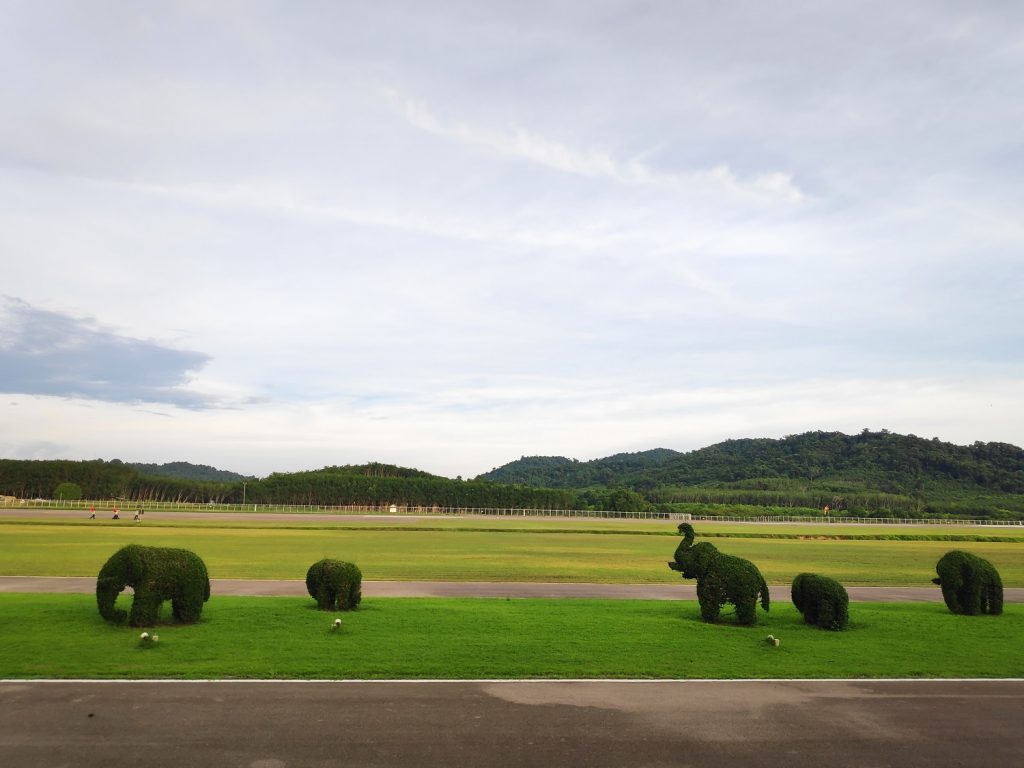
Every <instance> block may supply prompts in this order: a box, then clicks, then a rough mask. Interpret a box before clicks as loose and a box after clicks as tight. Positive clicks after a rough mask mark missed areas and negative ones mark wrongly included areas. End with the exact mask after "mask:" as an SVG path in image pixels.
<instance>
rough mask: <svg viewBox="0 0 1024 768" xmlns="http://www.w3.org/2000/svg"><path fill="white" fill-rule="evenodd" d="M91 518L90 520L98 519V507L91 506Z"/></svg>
mask: <svg viewBox="0 0 1024 768" xmlns="http://www.w3.org/2000/svg"><path fill="white" fill-rule="evenodd" d="M89 519H90V520H95V519H96V507H93V506H90V507H89Z"/></svg>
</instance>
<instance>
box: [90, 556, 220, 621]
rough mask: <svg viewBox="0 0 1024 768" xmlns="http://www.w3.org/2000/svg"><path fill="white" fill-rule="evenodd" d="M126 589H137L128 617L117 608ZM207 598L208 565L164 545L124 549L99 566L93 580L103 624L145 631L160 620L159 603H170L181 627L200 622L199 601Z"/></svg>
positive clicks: (200, 604) (208, 596)
mask: <svg viewBox="0 0 1024 768" xmlns="http://www.w3.org/2000/svg"><path fill="white" fill-rule="evenodd" d="M125 587H131V588H132V589H133V590H134V591H135V597H134V599H133V600H132V609H131V613H127V612H126V611H123V610H121V609H119V608H116V607H115V605H114V604H115V603H116V601H117V596H118V595H119V594H120V593H121V591H122V590H123V589H124V588H125ZM209 599H210V578H209V576H208V575H207V573H206V564H205V563H204V562H203V561H202V560H201V559H200V557H199V555H197V554H196V553H195V552H190V551H189V550H187V549H171V548H168V547H144V546H141V545H139V544H129V545H128V546H127V547H122V548H121V549H119V550H118V551H117V552H115V553H114V554H113V555H111V557H110V559H109V560H107V562H106V563H105V564H104V565H103V567H102V568H101V569H100V573H99V576H98V577H97V579H96V603H97V605H98V606H99V609H100V615H101V616H102V617H103V618H104V619H106V620H107V621H110V622H113V623H115V624H121V623H123V622H124V621H125V619H127V620H128V623H129V624H130V625H131V626H133V627H149V626H152V625H154V624H156V621H157V618H158V617H159V616H160V605H161V604H162V603H163V602H164V600H170V601H171V608H172V612H173V615H174V620H175V621H176V622H178V623H179V624H192V623H194V622H197V621H199V616H200V614H201V613H202V612H203V603H205V602H206V601H207V600H209Z"/></svg>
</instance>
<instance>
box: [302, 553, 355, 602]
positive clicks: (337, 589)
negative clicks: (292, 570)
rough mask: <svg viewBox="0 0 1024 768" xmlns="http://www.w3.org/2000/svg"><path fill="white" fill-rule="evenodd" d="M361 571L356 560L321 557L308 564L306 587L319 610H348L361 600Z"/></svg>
mask: <svg viewBox="0 0 1024 768" xmlns="http://www.w3.org/2000/svg"><path fill="white" fill-rule="evenodd" d="M362 585H363V573H362V571H360V570H359V567H358V566H357V565H355V563H346V562H344V561H342V560H331V559H330V558H324V559H323V560H318V561H317V562H315V563H313V564H312V565H311V566H309V570H308V571H307V572H306V589H307V590H308V591H309V594H310V597H312V598H313V599H314V600H316V605H317V607H318V608H319V609H320V610H321V611H349V610H352V609H354V608H356V607H357V606H358V605H359V602H360V601H361V600H362V599H363V591H362Z"/></svg>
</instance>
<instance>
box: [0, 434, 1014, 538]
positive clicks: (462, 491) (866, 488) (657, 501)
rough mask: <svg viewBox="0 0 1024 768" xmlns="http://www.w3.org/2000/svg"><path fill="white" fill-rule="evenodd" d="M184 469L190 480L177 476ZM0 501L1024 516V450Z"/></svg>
mask: <svg viewBox="0 0 1024 768" xmlns="http://www.w3.org/2000/svg"><path fill="white" fill-rule="evenodd" d="M168 467H170V468H171V469H170V470H167V469H166V468H168ZM158 469H163V470H164V471H163V472H162V473H161V474H157V470H158ZM175 471H177V472H178V473H179V475H182V476H177V477H174V476H170V475H171V474H172V473H173V472H175ZM225 475H226V476H225ZM0 494H3V495H7V496H16V497H20V498H63V499H72V498H89V499H125V500H131V501H187V502H207V501H214V502H224V503H241V502H242V501H243V500H244V501H245V502H246V503H253V504H311V505H320V506H335V505H349V504H367V505H381V504H396V505H399V506H443V507H500V508H510V507H511V508H536V509H607V510H620V511H628V512H639V511H649V510H653V509H660V510H664V511H691V512H696V513H699V514H736V513H737V512H738V511H742V512H743V513H744V514H776V513H786V512H787V511H793V512H795V513H798V514H806V513H807V512H808V511H814V512H820V511H821V510H823V508H824V507H825V506H828V507H830V508H831V509H832V510H834V512H835V513H839V514H846V515H874V516H898V517H922V516H932V515H941V516H946V517H979V518H1008V519H1024V450H1022V449H1021V448H1018V447H1016V446H1013V445H1008V444H1005V443H974V444H973V445H970V446H958V445H953V444H950V443H944V442H941V441H939V440H937V439H932V440H927V439H924V438H919V437H916V436H914V435H898V434H894V433H891V432H889V431H887V430H882V431H880V432H870V431H868V430H864V431H863V432H861V433H860V434H858V435H845V434H842V433H839V432H808V433H805V434H801V435H791V436H789V437H786V438H783V439H780V440H770V439H745V440H727V441H725V442H723V443H718V444H716V445H712V446H709V447H707V448H702V449H700V450H696V451H691V452H689V453H679V452H677V451H671V450H667V449H663V448H659V449H655V450H652V451H644V452H641V453H621V454H616V455H615V456H609V457H607V458H604V459H595V460H594V461H586V462H580V461H575V460H573V459H567V458H563V457H557V456H556V457H544V456H533V457H523V458H521V459H519V460H518V461H514V462H512V463H511V464H506V465H505V466H503V467H499V468H497V469H494V470H492V471H491V472H488V473H485V474H483V475H481V476H479V477H477V478H475V479H473V480H468V481H463V480H461V479H456V480H451V479H449V478H445V477H439V476H437V475H432V474H430V473H428V472H423V471H421V470H417V469H408V468H404V467H396V466H392V465H389V464H379V463H371V464H362V465H358V466H350V465H346V466H331V467H324V468H323V469H319V470H315V471H308V472H289V473H274V474H271V475H270V476H269V477H266V478H262V479H255V478H246V477H243V476H241V475H235V474H234V473H223V474H220V471H219V470H216V469H214V468H213V467H204V466H202V465H190V464H186V463H184V462H178V463H174V464H165V465H146V464H126V463H124V462H121V461H118V460H113V461H101V460H95V461H15V460H0ZM759 510H760V511H759Z"/></svg>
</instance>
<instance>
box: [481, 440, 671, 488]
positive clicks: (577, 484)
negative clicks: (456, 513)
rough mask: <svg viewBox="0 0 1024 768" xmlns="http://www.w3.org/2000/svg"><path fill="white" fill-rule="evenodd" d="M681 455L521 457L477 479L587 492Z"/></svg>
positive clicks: (664, 451) (662, 452)
mask: <svg viewBox="0 0 1024 768" xmlns="http://www.w3.org/2000/svg"><path fill="white" fill-rule="evenodd" d="M682 455H683V454H681V453H679V452H678V451H672V450H669V449H668V448H655V449H653V450H650V451H641V452H639V453H617V454H615V455H614V456H608V457H607V458H604V459H594V460H593V461H578V460H576V459H567V458H565V457H564V456H523V457H522V458H520V459H518V460H517V461H513V462H511V463H509V464H505V465H503V466H501V467H498V468H497V469H492V470H491V471H490V472H485V473H484V474H482V475H480V476H479V477H477V478H476V479H477V480H488V481H490V482H494V483H512V484H514V485H532V486H534V487H536V488H587V487H590V486H595V485H622V484H623V478H626V477H633V476H635V475H637V474H643V473H645V472H648V471H650V470H652V469H657V468H660V467H663V466H664V465H665V463H666V462H668V461H669V460H671V459H675V458H678V457H680V456H682Z"/></svg>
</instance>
